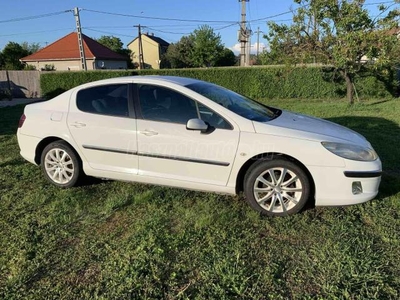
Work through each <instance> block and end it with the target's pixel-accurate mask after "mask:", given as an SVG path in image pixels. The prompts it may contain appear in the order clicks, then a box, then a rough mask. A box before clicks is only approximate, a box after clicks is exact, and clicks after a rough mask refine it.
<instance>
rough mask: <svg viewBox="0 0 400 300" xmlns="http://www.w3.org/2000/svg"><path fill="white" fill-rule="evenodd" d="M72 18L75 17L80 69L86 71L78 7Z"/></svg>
mask: <svg viewBox="0 0 400 300" xmlns="http://www.w3.org/2000/svg"><path fill="white" fill-rule="evenodd" d="M74 16H75V22H76V32H77V35H78V46H79V56H80V59H81V68H82V70H84V71H87V66H86V56H85V48H84V47H83V38H82V27H81V19H80V17H79V8H78V7H75V8H74Z"/></svg>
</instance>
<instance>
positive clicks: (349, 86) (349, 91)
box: [341, 71, 354, 104]
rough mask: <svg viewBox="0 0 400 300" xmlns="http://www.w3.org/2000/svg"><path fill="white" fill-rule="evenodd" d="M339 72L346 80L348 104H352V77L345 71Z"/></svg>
mask: <svg viewBox="0 0 400 300" xmlns="http://www.w3.org/2000/svg"><path fill="white" fill-rule="evenodd" d="M341 74H342V76H343V77H344V79H345V81H346V88H347V100H349V103H350V104H354V78H353V76H352V75H351V74H349V73H347V72H346V71H341Z"/></svg>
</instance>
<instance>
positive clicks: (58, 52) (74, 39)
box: [21, 32, 127, 61]
mask: <svg viewBox="0 0 400 300" xmlns="http://www.w3.org/2000/svg"><path fill="white" fill-rule="evenodd" d="M82 38H83V47H84V49H85V56H86V58H87V59H93V58H96V59H104V60H107V59H109V60H127V58H126V57H125V56H123V55H121V54H119V53H116V52H114V51H112V50H111V49H109V48H107V47H105V46H103V45H102V44H100V43H98V42H96V41H95V40H93V39H91V38H90V37H88V36H86V35H84V34H82ZM68 59H80V55H79V45H78V34H77V33H76V32H71V33H70V34H68V35H66V36H64V37H63V38H61V39H59V40H57V41H55V42H54V43H52V44H50V45H48V46H46V47H44V48H42V49H40V50H39V51H38V52H35V53H33V54H31V55H28V56H26V57H23V58H21V61H41V60H68Z"/></svg>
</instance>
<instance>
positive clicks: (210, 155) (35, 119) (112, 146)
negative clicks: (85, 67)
mask: <svg viewBox="0 0 400 300" xmlns="http://www.w3.org/2000/svg"><path fill="white" fill-rule="evenodd" d="M193 82H197V81H195V80H192V79H187V78H178V77H158V76H145V77H140V76H134V77H123V78H114V79H107V80H102V81H98V82H92V83H88V84H84V85H82V86H79V87H76V88H73V89H71V90H69V91H67V92H65V93H63V94H62V95H59V96H57V97H56V98H54V99H52V100H49V101H46V102H41V103H36V104H31V105H27V106H26V107H25V112H24V114H25V116H26V120H25V122H24V124H23V126H22V127H21V128H19V129H18V142H19V145H20V149H21V155H22V156H23V157H24V158H25V159H26V160H28V161H29V162H31V163H34V164H39V163H40V161H39V160H40V153H39V152H40V149H43V145H44V144H46V143H48V142H49V141H52V140H55V139H61V140H64V141H66V142H67V143H68V144H69V145H71V146H72V147H73V149H75V151H76V152H77V153H78V155H79V157H80V159H81V160H82V166H83V170H84V173H85V174H86V175H89V176H94V177H99V178H109V179H116V180H124V181H134V182H142V183H150V184H157V185H167V186H174V187H179V188H185V189H193V190H202V191H210V192H219V193H228V194H236V193H237V189H238V187H239V185H240V184H241V183H240V180H241V176H242V175H241V174H242V173H241V170H243V168H244V166H246V163H248V162H249V161H251V160H252V159H253V158H255V157H261V156H263V155H264V156H265V155H266V154H269V155H276V156H284V157H289V158H291V159H293V160H294V161H296V162H297V163H298V164H300V165H301V166H302V167H304V168H305V169H306V170H307V171H308V173H309V176H310V177H311V178H310V181H311V182H312V183H313V186H314V188H315V190H314V193H315V194H314V197H315V204H316V205H317V206H337V205H350V204H357V203H362V202H365V201H368V200H370V199H373V198H374V197H375V196H376V195H377V193H378V187H379V184H380V180H381V177H380V174H381V171H382V166H381V161H380V160H379V158H377V159H375V160H374V161H356V160H350V159H345V158H342V157H339V156H337V155H335V154H333V153H331V152H330V151H328V150H327V149H325V148H324V147H323V146H322V145H321V142H335V143H344V144H354V145H358V146H361V147H367V148H371V149H372V147H371V145H370V143H369V142H368V141H367V140H366V139H365V138H364V137H362V136H361V135H359V134H358V133H356V132H354V131H351V130H349V129H347V128H345V127H342V126H340V125H336V124H334V123H331V122H328V121H325V120H321V119H317V118H313V117H308V116H304V115H300V114H295V113H291V112H288V111H283V112H282V114H281V115H280V116H279V117H277V118H275V119H273V120H271V121H269V122H264V123H262V122H256V121H251V120H249V119H246V118H244V117H242V116H240V115H238V114H236V113H234V112H232V111H230V110H229V109H227V108H225V107H223V106H221V105H219V104H217V103H215V102H213V101H211V100H210V99H208V98H206V97H204V96H201V95H200V94H198V93H196V92H194V91H192V90H191V89H188V88H187V87H186V85H188V84H190V83H193ZM115 83H118V84H120V83H126V84H130V85H132V86H133V85H137V84H152V85H157V86H162V87H165V88H168V89H172V90H174V91H176V92H178V93H182V94H184V95H186V96H188V97H190V98H192V99H194V100H195V101H197V102H199V103H201V104H202V105H204V106H206V107H208V108H209V109H211V110H213V111H214V112H216V113H217V114H219V115H220V116H222V117H223V118H224V119H225V120H226V121H228V122H229V123H230V124H231V125H232V129H231V130H224V129H216V130H214V131H213V132H212V133H210V134H202V133H200V132H199V131H190V130H187V128H186V126H185V125H182V124H176V123H168V122H160V121H151V120H145V119H143V118H138V117H137V118H135V117H115V116H108V115H101V114H92V113H86V112H83V111H81V110H80V109H78V107H77V103H76V96H77V93H78V92H79V91H80V90H82V89H86V88H90V87H95V86H100V85H106V84H115ZM132 98H134V97H132ZM132 98H131V101H133V99H132ZM130 105H133V106H135V105H134V104H130ZM135 109H136V106H135ZM38 151H39V152H38ZM345 172H350V173H346V174H347V176H346V175H345ZM355 181H357V182H360V183H361V185H362V193H359V194H354V193H353V189H352V185H353V182H355Z"/></svg>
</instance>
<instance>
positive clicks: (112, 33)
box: [82, 27, 132, 38]
mask: <svg viewBox="0 0 400 300" xmlns="http://www.w3.org/2000/svg"><path fill="white" fill-rule="evenodd" d="M82 29H85V30H90V31H94V32H100V33H105V34H111V35H116V36H124V37H130V38H131V37H132V35H127V34H120V33H114V32H109V31H104V30H96V29H91V28H89V27H82Z"/></svg>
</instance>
